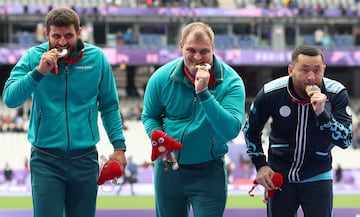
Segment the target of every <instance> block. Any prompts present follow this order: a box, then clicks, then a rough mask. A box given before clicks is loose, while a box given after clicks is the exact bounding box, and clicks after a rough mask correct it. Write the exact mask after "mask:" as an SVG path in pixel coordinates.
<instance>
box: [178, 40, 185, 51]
mask: <svg viewBox="0 0 360 217" xmlns="http://www.w3.org/2000/svg"><path fill="white" fill-rule="evenodd" d="M183 48H184V43H183V41H180V42H179V50H180V51H182V49H183Z"/></svg>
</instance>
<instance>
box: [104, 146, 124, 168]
mask: <svg viewBox="0 0 360 217" xmlns="http://www.w3.org/2000/svg"><path fill="white" fill-rule="evenodd" d="M110 161H117V162H119V163H120V165H121V167H122V169H123V171H124V169H125V166H126V164H127V162H126V157H125V151H124V150H115V151H114V152H113V153H112V154H111V155H110V157H109V160H108V161H107V162H106V164H107V163H108V162H110Z"/></svg>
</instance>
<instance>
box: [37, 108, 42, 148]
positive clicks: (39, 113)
mask: <svg viewBox="0 0 360 217" xmlns="http://www.w3.org/2000/svg"><path fill="white" fill-rule="evenodd" d="M41 118H42V111H41V109H39V111H38V122H37V129H36V139H35V141H37V140H38V138H39V129H40V123H41Z"/></svg>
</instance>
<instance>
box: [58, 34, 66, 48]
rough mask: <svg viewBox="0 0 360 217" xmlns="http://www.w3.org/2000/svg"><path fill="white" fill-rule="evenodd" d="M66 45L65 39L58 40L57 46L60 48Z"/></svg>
mask: <svg viewBox="0 0 360 217" xmlns="http://www.w3.org/2000/svg"><path fill="white" fill-rule="evenodd" d="M66 44H67V41H66V39H65V37H63V36H62V37H61V38H60V39H59V45H60V46H65V45H66Z"/></svg>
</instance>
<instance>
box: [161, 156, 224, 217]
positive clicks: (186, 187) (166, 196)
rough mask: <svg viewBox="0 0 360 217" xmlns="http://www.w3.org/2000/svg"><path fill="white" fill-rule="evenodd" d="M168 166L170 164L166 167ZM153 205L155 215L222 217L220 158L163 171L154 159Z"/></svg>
mask: <svg viewBox="0 0 360 217" xmlns="http://www.w3.org/2000/svg"><path fill="white" fill-rule="evenodd" d="M170 167H171V166H170ZM154 179H155V204H156V216H157V217H169V216H171V217H188V216H189V213H190V208H192V210H193V213H194V217H222V216H223V213H224V210H225V205H226V198H227V174H226V167H225V162H224V159H223V158H219V159H215V160H212V161H209V162H205V163H201V164H192V165H180V166H179V168H178V169H177V170H172V169H171V168H170V169H169V171H165V170H164V162H163V161H162V160H160V159H159V160H157V161H156V162H155V171H154Z"/></svg>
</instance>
